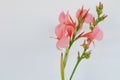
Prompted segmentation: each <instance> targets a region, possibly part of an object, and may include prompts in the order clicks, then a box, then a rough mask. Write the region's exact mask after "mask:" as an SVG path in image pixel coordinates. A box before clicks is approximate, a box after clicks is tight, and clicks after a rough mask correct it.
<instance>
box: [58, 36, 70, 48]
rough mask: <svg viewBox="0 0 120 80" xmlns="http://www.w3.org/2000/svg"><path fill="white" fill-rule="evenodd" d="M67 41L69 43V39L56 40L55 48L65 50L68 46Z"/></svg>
mask: <svg viewBox="0 0 120 80" xmlns="http://www.w3.org/2000/svg"><path fill="white" fill-rule="evenodd" d="M69 41H70V39H69V37H66V36H64V37H63V38H61V39H60V40H58V42H57V44H56V47H57V48H58V49H60V48H66V47H67V46H68V44H69Z"/></svg>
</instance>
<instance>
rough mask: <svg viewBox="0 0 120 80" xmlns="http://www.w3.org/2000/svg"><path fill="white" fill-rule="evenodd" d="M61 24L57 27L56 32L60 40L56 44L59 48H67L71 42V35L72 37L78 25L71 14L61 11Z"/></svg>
mask: <svg viewBox="0 0 120 80" xmlns="http://www.w3.org/2000/svg"><path fill="white" fill-rule="evenodd" d="M59 22H60V24H59V25H58V26H57V27H56V29H55V34H56V36H57V39H58V42H57V44H56V46H57V48H58V49H60V48H66V47H67V46H68V44H69V42H70V37H72V35H73V32H74V29H75V27H76V24H75V22H74V21H73V20H72V18H71V16H70V15H69V14H68V12H67V14H65V13H64V12H61V13H60V15H59Z"/></svg>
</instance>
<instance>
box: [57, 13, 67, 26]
mask: <svg viewBox="0 0 120 80" xmlns="http://www.w3.org/2000/svg"><path fill="white" fill-rule="evenodd" d="M65 18H66V15H65V13H64V12H61V13H60V15H59V22H60V23H61V24H63V23H64V22H65Z"/></svg>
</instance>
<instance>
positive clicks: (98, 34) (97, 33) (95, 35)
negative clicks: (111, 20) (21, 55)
mask: <svg viewBox="0 0 120 80" xmlns="http://www.w3.org/2000/svg"><path fill="white" fill-rule="evenodd" d="M83 37H87V39H88V40H89V41H92V40H94V39H96V40H98V41H100V40H102V38H103V32H102V30H101V29H100V28H99V27H98V26H96V27H95V28H94V29H93V30H92V31H91V32H88V33H86V34H84V35H83Z"/></svg>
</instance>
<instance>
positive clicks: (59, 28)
mask: <svg viewBox="0 0 120 80" xmlns="http://www.w3.org/2000/svg"><path fill="white" fill-rule="evenodd" d="M63 26H64V25H61V24H59V25H58V26H57V27H56V28H55V34H56V36H57V38H58V39H60V38H61V37H62V36H63V35H64V34H65V28H64V27H63Z"/></svg>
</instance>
